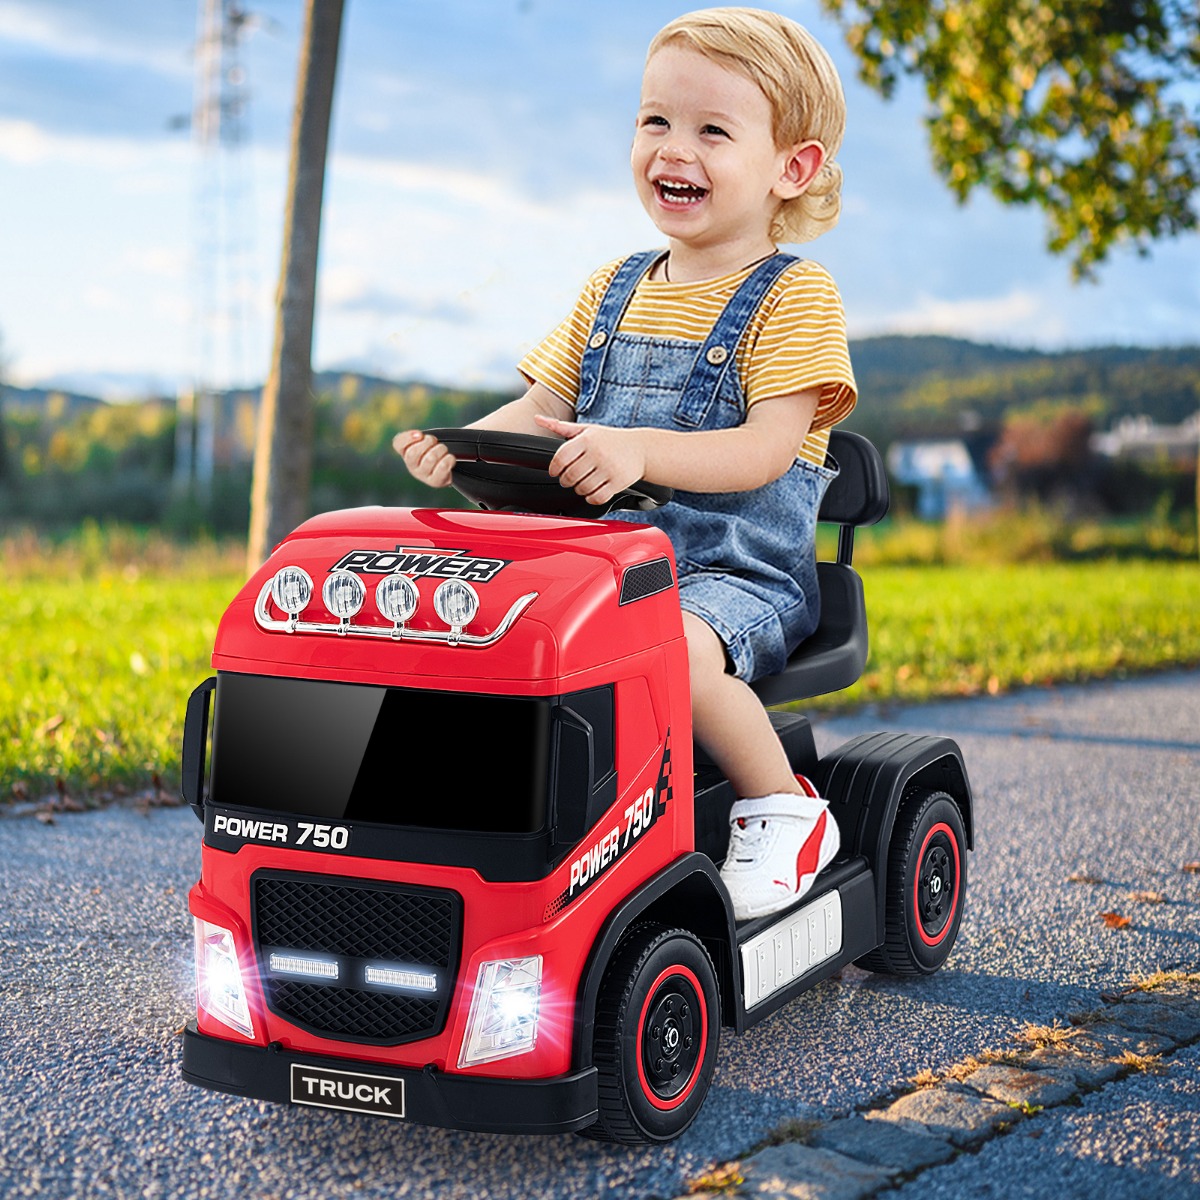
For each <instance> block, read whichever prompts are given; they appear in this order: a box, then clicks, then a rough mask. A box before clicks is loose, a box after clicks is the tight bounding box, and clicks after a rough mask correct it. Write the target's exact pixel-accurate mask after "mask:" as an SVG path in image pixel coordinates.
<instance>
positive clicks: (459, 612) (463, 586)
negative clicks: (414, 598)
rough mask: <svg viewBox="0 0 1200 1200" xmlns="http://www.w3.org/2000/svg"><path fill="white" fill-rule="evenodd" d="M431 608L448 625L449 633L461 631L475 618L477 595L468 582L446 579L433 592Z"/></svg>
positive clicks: (477, 607)
mask: <svg viewBox="0 0 1200 1200" xmlns="http://www.w3.org/2000/svg"><path fill="white" fill-rule="evenodd" d="M433 609H434V612H436V613H437V615H438V616H439V617H441V618H442V620H443V621H445V622H446V624H447V625H449V626H450V631H451V633H461V632H462V631H463V628H464V627H465V626H467V625H470V623H471V622H472V621H473V620H475V614H476V613H477V612H478V611H479V595H478V593H477V592H476V591H475V589H474V588H473V587H472V586H471V585H470V584H469V583H463V581H462V580H461V579H447V580H446V582H445V583H439V584H438V587H437V591H435V592H434V593H433Z"/></svg>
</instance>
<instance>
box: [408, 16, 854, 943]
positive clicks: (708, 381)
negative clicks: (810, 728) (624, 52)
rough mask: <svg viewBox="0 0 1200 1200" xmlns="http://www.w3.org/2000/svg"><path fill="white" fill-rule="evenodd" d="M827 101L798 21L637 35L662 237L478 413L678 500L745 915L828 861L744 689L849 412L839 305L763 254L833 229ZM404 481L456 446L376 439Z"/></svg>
mask: <svg viewBox="0 0 1200 1200" xmlns="http://www.w3.org/2000/svg"><path fill="white" fill-rule="evenodd" d="M844 122H845V103H844V100H843V96H842V89H841V84H840V82H839V80H838V76H837V72H836V70H835V68H834V66H833V64H832V62H830V60H829V57H828V55H827V54H826V53H825V51H824V50H823V49H822V48H821V47H820V46H819V45H818V44H817V43H816V41H815V40H814V39H813V38H812V37H811V35H810V34H808V32H807V31H806V30H804V29H803V28H801V27H800V26H799V25H797V24H795V23H794V22H793V21H790V20H788V19H787V18H784V17H781V16H778V15H776V14H774V13H769V12H762V11H759V10H756V9H747V8H715V9H707V10H704V11H702V12H696V13H691V14H689V15H687V16H683V17H680V18H679V19H678V20H675V21H673V22H671V24H669V25H667V26H666V28H664V29H663V30H662V31H661V32H660V33H659V34H658V36H657V37H656V38H655V39H654V41H653V42H652V43H651V45H650V49H649V52H648V55H647V60H646V67H645V73H644V76H643V82H642V98H641V107H640V109H639V112H638V118H637V128H636V133H635V135H634V141H633V153H632V166H633V177H634V184H635V186H636V188H637V193H638V197H639V199H640V200H641V202H642V204H643V206H644V207H645V209H646V211H647V213H649V215H650V218H651V220H652V221H653V222H654V223H655V225H656V226H657V227H658V229H659V230H660V232H661V233H663V234H664V235H665V237H666V239H667V245H668V249H667V250H666V252H665V253H664V252H661V251H659V252H652V253H648V254H641V255H634V256H632V257H631V258H628V259H624V260H622V261H619V262H615V263H610V264H608V265H607V266H605V267H602V268H601V269H600V270H599V271H597V272H596V273H595V274H594V275H593V276H592V278H591V279H590V280H589V281H588V284H587V286H586V287H585V289H584V291H583V294H582V295H581V296H580V298H579V300H578V302H577V304H576V306H575V310H574V312H573V313H572V314H571V316H569V317H568V318H567V320H566V321H564V322H563V323H562V325H560V326H559V327H558V329H556V330H555V331H554V332H553V333H552V334H551V335H550V337H548V338H547V339H546V341H544V342H543V343H542V344H541V345H540V346H538V347H537V348H536V349H534V350H533V352H532V353H530V354H529V355H527V356H526V358H525V359H524V360H523V361H522V362H521V364H520V367H519V369H520V371H521V373H522V374H523V375H524V376H525V378H526V379H527V380H528V381H529V390H528V391H527V392H526V393H525V394H524V395H523V396H522V397H521V398H520V399H518V400H514V401H512V402H511V403H509V404H506V405H504V406H502V407H501V408H499V409H497V410H496V411H495V412H493V413H491V414H489V416H487V417H485V418H484V419H483V420H481V421H479V422H477V424H478V425H480V426H483V427H486V428H492V429H508V430H515V431H520V432H525V433H540V434H546V433H550V434H554V435H556V436H558V437H561V438H563V439H564V441H563V445H562V447H561V448H560V449H559V451H558V452H557V454H556V455H555V457H554V460H553V462H552V463H551V467H550V471H551V473H552V474H554V475H556V476H557V477H558V479H559V481H560V482H561V483H562V485H563V486H564V487H571V488H574V489H575V491H577V492H578V493H579V494H580V495H583V496H585V497H587V498H588V499H589V500H590V501H592V502H593V503H596V504H602V503H605V502H606V501H608V500H609V499H611V497H612V496H613V495H614V494H615V493H616V492H617V491H619V490H620V489H621V488H623V487H626V486H628V485H629V484H631V483H633V482H635V481H636V480H638V479H646V480H649V481H651V482H654V483H660V484H665V485H667V486H669V487H673V488H674V489H676V490H675V498H674V500H673V501H672V502H671V503H670V504H668V505H666V506H665V507H663V508H661V509H658V510H656V511H654V512H651V513H615V514H612V515H613V517H614V518H616V519H623V520H632V521H648V522H650V523H652V524H655V525H658V526H659V527H660V528H661V529H663V530H664V531H665V532H666V533H667V535H668V536H669V537H670V539H671V542H672V545H673V547H674V550H675V558H676V566H677V577H678V583H679V599H680V604H681V605H682V608H683V625H684V631H685V633H686V635H687V642H688V655H689V662H690V667H691V684H692V715H693V725H694V732H695V736H696V740H697V741H698V742H699V743H700V745H701V746H702V747H703V748H704V750H705V751H706V752H707V753H708V755H709V756H710V757H711V758H712V760H713V761H714V762H715V763H716V764H717V765H718V766H719V767H720V768H721V769H722V771H724V773H725V775H726V776H727V777H728V779H729V780H730V782H731V783H732V784H733V786H734V788H735V790H736V794H737V795H738V796H739V797H742V799H739V800H738V802H737V803H736V804H735V805H734V807H733V811H732V814H731V837H730V845H729V853H728V856H727V858H726V861H725V865H724V867H723V868H722V872H721V873H722V877H723V879H724V880H725V883H726V884H727V885H728V887H729V890H730V893H731V895H732V899H733V904H734V914H735V916H736V918H737V919H738V920H739V921H740V920H747V919H749V918H750V917H755V916H761V915H764V914H767V913H771V912H776V911H778V910H779V909H781V908H783V907H785V906H787V905H788V904H790V903H791V902H792V901H793V900H795V899H796V897H797V896H799V895H801V894H803V892H804V891H806V890H807V889H808V888H809V887H811V885H812V882H813V879H814V878H815V876H816V874H817V873H818V872H819V871H820V870H821V869H822V868H823V867H825V866H826V865H827V864H828V863H829V862H830V861H831V860H832V858H833V857H834V855H835V854H836V853H837V849H838V845H839V837H838V830H837V825H836V823H835V821H834V820H833V818H832V816H831V815H830V814H829V813H828V812H827V805H826V803H825V801H824V800H822V799H820V798H819V797H818V796H817V794H816V789H815V788H813V786H812V785H811V784H810V783H809V782H808V780H806V779H804V778H803V777H798V776H795V775H793V774H792V772H791V769H790V767H789V764H788V762H787V759H786V756H785V754H784V752H783V748H782V746H781V745H780V743H779V741H778V739H777V738H776V736H775V734H774V731H773V730H772V728H771V724H770V720H769V718H768V716H767V714H766V711H765V710H764V709H763V707H762V705H761V704H760V703H759V701H758V699H757V697H756V696H755V695H754V693H753V692H752V691H751V689H750V688H749V687H748V686H747V682H748V681H750V680H753V679H756V678H759V677H761V676H765V675H770V674H773V673H775V672H777V671H779V670H780V669H781V668H782V667H783V665H784V663H785V662H786V660H787V656H788V654H789V653H790V651H791V650H792V649H794V648H795V646H796V645H798V644H799V643H800V642H801V641H802V640H803V639H804V638H805V637H807V636H808V635H809V634H810V633H811V632H812V631H813V629H814V628H815V627H816V624H817V619H818V615H819V614H818V604H819V600H820V597H819V593H818V589H817V577H816V567H815V562H814V536H815V522H816V514H817V509H818V507H819V506H820V502H821V497H822V495H823V494H824V491H825V488H826V486H827V485H828V482H829V480H830V479H831V478H833V475H834V472H833V471H831V470H828V469H827V468H826V467H825V465H824V463H825V448H826V445H827V444H828V438H829V434H828V430H829V427H830V426H831V425H833V424H834V422H836V421H838V420H840V419H841V418H842V417H844V416H845V415H846V414H847V413H848V412H849V411H850V410H851V408H853V406H854V401H855V389H854V377H853V375H852V373H851V369H850V361H849V354H848V351H847V348H846V336H845V319H844V316H843V312H842V305H841V300H840V298H839V296H838V293H837V290H836V288H835V287H834V285H833V282H832V280H831V279H830V278H829V276H828V275H827V274H826V273H825V271H824V270H823V269H822V268H820V267H819V266H817V265H816V264H814V263H811V262H805V261H802V260H799V259H795V258H791V257H790V256H787V255H782V254H779V253H778V251H777V249H776V243H778V242H781V241H783V242H794V241H805V240H808V239H811V238H813V237H816V236H817V235H818V234H819V233H821V232H823V231H824V230H825V229H828V228H831V227H832V226H833V225H834V224H835V223H836V221H837V218H838V213H839V209H840V198H839V192H840V186H841V170H840V168H839V167H837V166H836V165H835V164H834V162H833V156H834V155H835V154H836V152H837V150H838V147H839V146H840V144H841V139H842V131H843V127H844ZM395 444H396V448H397V450H398V451H399V452H400V453H401V454H402V455H403V457H404V462H405V464H406V465H407V467H408V469H409V470H410V471H411V472H412V473H413V475H415V476H416V477H417V478H418V479H421V480H423V481H424V482H426V483H428V484H430V485H432V486H435V487H444V486H446V485H447V484H448V483H449V481H450V470H451V468H452V466H453V465H454V460H453V458H452V457H451V456H450V454H449V453H448V452H447V450H446V448H445V447H444V446H442V445H441V444H439V443H437V442H436V441H435V440H434V439H433V438H431V437H429V436H427V435H423V434H421V433H420V432H419V431H415V430H409V431H407V432H405V433H402V434H399V435H398V436H397V437H396V439H395Z"/></svg>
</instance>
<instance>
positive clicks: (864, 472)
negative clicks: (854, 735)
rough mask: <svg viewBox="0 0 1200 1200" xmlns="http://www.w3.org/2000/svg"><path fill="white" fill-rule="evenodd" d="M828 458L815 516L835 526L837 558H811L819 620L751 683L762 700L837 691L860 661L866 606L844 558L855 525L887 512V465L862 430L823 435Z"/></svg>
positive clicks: (863, 653)
mask: <svg viewBox="0 0 1200 1200" xmlns="http://www.w3.org/2000/svg"><path fill="white" fill-rule="evenodd" d="M828 457H829V459H832V460H833V462H834V463H836V465H837V466H838V467H839V468H840V473H839V474H838V476H837V478H836V479H835V480H834V481H833V482H832V483H831V484H830V485H829V488H828V489H827V490H826V492H825V498H824V500H823V501H822V502H821V511H820V513H819V514H818V519H819V520H821V521H826V522H830V523H832V524H836V525H838V526H840V527H841V528H840V531H839V533H838V556H837V562H836V563H829V562H821V563H818V564H817V577H818V580H819V583H820V588H821V620H820V624H819V625H818V626H817V628H816V630H815V631H814V632H813V633H812V635H811V636H810V637H808V638H806V639H805V640H804V641H803V642H801V643H800V645H799V646H797V647H796V649H795V650H794V651H793V652H792V654H791V657H790V658H789V659H788V662H787V665H786V666H785V667H784V669H783V670H782V671H780V672H779V674H778V675H771V676H768V677H767V678H765V679H756V680H755V681H754V682H753V683H752V684H751V685H750V686H751V688H753V690H754V691H755V693H756V694H757V695H758V697H759V699H760V700H762V702H763V703H764V704H785V703H788V702H791V701H795V700H806V699H808V698H809V697H811V696H823V695H825V694H827V693H829V692H836V691H840V690H841V689H842V688H845V687H849V686H850V685H851V684H852V683H853V682H854V681H855V680H856V679H858V678H859V676H860V675H861V674H862V672H863V668H864V667H865V666H866V662H867V608H866V603H865V601H864V599H863V586H862V580H861V579H860V578H859V576H858V572H857V571H855V570H854V567H853V566H852V565H851V560H852V559H853V557H854V531H855V529H857V528H858V527H859V526H861V525H874V524H875V522H876V521H878V520H880V519H881V518H882V517H883V516H884V515H885V514H886V513H887V510H888V502H889V495H888V482H887V472H886V471H884V469H883V459H882V458H881V457H880V454H879V451H878V450H876V449H875V447H874V446H873V445H872V444H871V443H870V442H869V441H867V439H866V438H865V437H863V436H862V435H861V434H858V433H851V432H850V431H849V430H846V429H835V430H834V431H833V433H832V434H831V435H830V438H829V456H828ZM831 465H832V464H831Z"/></svg>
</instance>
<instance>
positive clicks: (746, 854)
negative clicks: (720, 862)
mask: <svg viewBox="0 0 1200 1200" xmlns="http://www.w3.org/2000/svg"><path fill="white" fill-rule="evenodd" d="M766 836H767V822H766V820H765V819H763V820H760V821H753V822H751V823H749V824H747V823H746V821H744V820H739V821H734V823H733V825H732V826H731V827H730V831H729V850H728V854H727V857H729V858H731V859H732V860H733V861H734V862H753V860H754V854H755V851H756V850H757V849H758V847H759V846H760V845H761V844H762V843H763V841H764V840H765V838H766Z"/></svg>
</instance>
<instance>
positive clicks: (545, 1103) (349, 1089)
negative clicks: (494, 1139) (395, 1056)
mask: <svg viewBox="0 0 1200 1200" xmlns="http://www.w3.org/2000/svg"><path fill="white" fill-rule="evenodd" d="M183 1077H184V1079H186V1080H187V1081H188V1082H189V1083H196V1084H199V1085H200V1086H201V1087H207V1088H213V1089H214V1090H216V1091H219V1092H232V1093H233V1094H234V1095H235V1096H250V1097H253V1098H254V1099H256V1100H272V1101H275V1102H277V1103H281V1104H288V1103H296V1104H307V1105H315V1106H316V1107H319V1108H332V1109H336V1110H339V1111H344V1112H360V1113H361V1112H365V1113H371V1114H374V1115H378V1116H385V1117H393V1118H398V1119H401V1120H405V1121H411V1122H415V1123H417V1124H420V1125H438V1126H441V1127H443V1128H446V1129H467V1130H472V1131H474V1132H478V1133H572V1132H574V1131H575V1130H577V1129H583V1128H585V1127H586V1126H588V1125H591V1124H592V1122H593V1121H595V1119H596V1116H597V1112H598V1108H599V1103H598V1099H597V1095H598V1093H597V1087H596V1069H595V1067H588V1068H586V1069H585V1070H582V1071H577V1072H575V1073H574V1074H572V1075H560V1076H558V1077H557V1078H554V1079H488V1078H482V1077H480V1076H478V1075H451V1074H447V1073H446V1072H445V1071H439V1070H437V1069H436V1068H434V1067H432V1066H429V1067H425V1068H424V1069H416V1068H411V1067H409V1068H405V1067H390V1066H386V1065H384V1064H381V1063H374V1062H363V1061H361V1060H356V1059H344V1058H329V1057H326V1056H322V1055H315V1054H294V1053H292V1052H291V1051H288V1050H284V1049H283V1047H281V1046H280V1045H279V1044H278V1043H272V1044H271V1045H270V1046H266V1047H263V1046H250V1045H244V1044H242V1043H240V1042H231V1041H226V1040H225V1039H224V1038H214V1037H209V1036H208V1035H207V1034H203V1033H200V1032H199V1030H198V1029H197V1028H196V1022H195V1021H189V1022H188V1025H187V1028H186V1029H185V1030H184V1034H183ZM369 1081H378V1082H376V1083H371V1082H369ZM389 1081H390V1082H389Z"/></svg>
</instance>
